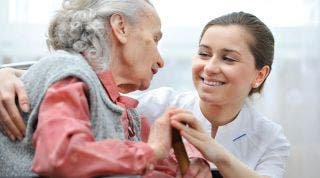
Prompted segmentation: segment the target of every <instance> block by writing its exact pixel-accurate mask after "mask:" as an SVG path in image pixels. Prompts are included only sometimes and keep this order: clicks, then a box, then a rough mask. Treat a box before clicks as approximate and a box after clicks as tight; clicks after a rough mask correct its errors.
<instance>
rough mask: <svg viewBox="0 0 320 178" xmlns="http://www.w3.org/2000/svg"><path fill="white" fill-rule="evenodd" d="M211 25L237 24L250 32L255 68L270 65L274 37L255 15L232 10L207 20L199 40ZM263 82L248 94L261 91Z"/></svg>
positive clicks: (250, 45)
mask: <svg viewBox="0 0 320 178" xmlns="http://www.w3.org/2000/svg"><path fill="white" fill-rule="evenodd" d="M213 25H221V26H227V25H239V26H241V27H243V28H244V29H245V30H246V31H247V32H249V33H250V34H251V36H252V37H253V39H254V41H253V43H249V48H250V50H251V53H252V54H253V56H254V59H255V66H256V69H259V70H260V69H262V68H263V66H265V65H267V66H269V67H270V71H271V66H272V63H273V56H274V38H273V35H272V33H271V31H270V29H269V28H268V27H267V26H266V25H265V24H264V23H263V22H262V21H261V20H260V19H258V18H257V17H256V16H254V15H252V14H249V13H245V12H233V13H230V14H226V15H223V16H220V17H218V18H215V19H213V20H211V21H210V22H208V23H207V24H206V26H205V27H204V28H203V30H202V33H201V36H200V41H201V39H202V37H203V35H204V33H205V32H206V31H207V30H208V28H210V27H211V26H213ZM264 82H265V81H263V83H262V84H261V85H260V86H259V87H258V88H252V89H251V91H250V93H249V96H250V95H252V94H253V93H256V92H259V93H260V92H261V90H262V88H263V86H264Z"/></svg>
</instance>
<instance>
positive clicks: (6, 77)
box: [0, 68, 29, 140]
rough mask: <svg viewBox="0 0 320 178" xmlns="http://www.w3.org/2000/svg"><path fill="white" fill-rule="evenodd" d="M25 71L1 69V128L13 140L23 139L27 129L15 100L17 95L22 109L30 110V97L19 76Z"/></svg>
mask: <svg viewBox="0 0 320 178" xmlns="http://www.w3.org/2000/svg"><path fill="white" fill-rule="evenodd" d="M23 73H24V71H23V70H17V69H11V68H3V69H0V81H1V82H0V130H1V132H2V133H3V134H5V135H7V136H8V137H9V138H10V139H11V140H16V139H19V140H21V139H22V138H23V136H24V133H25V129H26V126H25V124H24V122H23V119H22V117H21V115H20V112H19V109H18V106H17V105H16V102H15V99H16V97H17V98H18V102H19V106H20V108H21V110H22V111H24V112H28V111H29V102H28V97H27V94H26V91H25V88H24V86H23V83H22V81H21V80H20V79H19V78H18V77H20V76H21V75H22V74H23Z"/></svg>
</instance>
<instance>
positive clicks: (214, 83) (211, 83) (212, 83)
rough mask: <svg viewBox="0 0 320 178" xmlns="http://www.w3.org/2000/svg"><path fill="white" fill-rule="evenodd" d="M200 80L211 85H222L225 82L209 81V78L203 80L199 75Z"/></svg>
mask: <svg viewBox="0 0 320 178" xmlns="http://www.w3.org/2000/svg"><path fill="white" fill-rule="evenodd" d="M201 80H202V82H203V83H204V84H205V85H208V86H213V87H218V86H222V85H224V84H226V83H225V82H221V81H209V80H205V79H204V78H202V77H201Z"/></svg>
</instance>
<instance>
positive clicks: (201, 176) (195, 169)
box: [183, 158, 212, 178]
mask: <svg viewBox="0 0 320 178" xmlns="http://www.w3.org/2000/svg"><path fill="white" fill-rule="evenodd" d="M208 177H212V174H211V171H210V167H209V165H208V164H207V163H206V162H205V161H204V160H203V159H201V158H192V159H191V160H190V165H189V168H188V171H187V173H186V175H185V176H183V178H208Z"/></svg>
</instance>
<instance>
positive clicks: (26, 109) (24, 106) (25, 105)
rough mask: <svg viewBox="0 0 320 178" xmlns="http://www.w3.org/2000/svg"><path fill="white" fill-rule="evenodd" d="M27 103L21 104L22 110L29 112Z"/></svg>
mask: <svg viewBox="0 0 320 178" xmlns="http://www.w3.org/2000/svg"><path fill="white" fill-rule="evenodd" d="M29 109H30V108H29V105H28V104H23V105H22V110H23V111H24V112H29Z"/></svg>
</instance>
